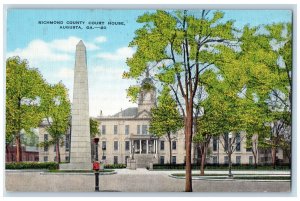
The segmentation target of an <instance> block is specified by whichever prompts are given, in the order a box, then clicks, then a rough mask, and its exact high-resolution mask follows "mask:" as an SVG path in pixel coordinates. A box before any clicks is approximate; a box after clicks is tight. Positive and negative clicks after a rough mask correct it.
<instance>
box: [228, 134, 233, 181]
mask: <svg viewBox="0 0 300 201" xmlns="http://www.w3.org/2000/svg"><path fill="white" fill-rule="evenodd" d="M228 138H229V144H228V145H229V146H228V156H229V159H228V160H229V161H228V162H229V173H228V177H229V178H232V177H233V175H232V173H231V165H232V164H231V154H232V153H231V152H232V149H231V138H232V132H230V133H229V134H228Z"/></svg>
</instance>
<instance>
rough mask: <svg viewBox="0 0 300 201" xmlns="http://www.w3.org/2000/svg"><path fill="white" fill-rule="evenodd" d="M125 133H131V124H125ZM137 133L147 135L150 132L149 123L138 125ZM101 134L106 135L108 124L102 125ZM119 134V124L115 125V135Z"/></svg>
mask: <svg viewBox="0 0 300 201" xmlns="http://www.w3.org/2000/svg"><path fill="white" fill-rule="evenodd" d="M124 132H125V135H129V132H130V129H129V125H125V131H124ZM136 133H137V135H147V134H148V125H137V127H136ZM101 134H102V135H106V125H102V126H101ZM117 134H119V127H118V125H114V135H117Z"/></svg>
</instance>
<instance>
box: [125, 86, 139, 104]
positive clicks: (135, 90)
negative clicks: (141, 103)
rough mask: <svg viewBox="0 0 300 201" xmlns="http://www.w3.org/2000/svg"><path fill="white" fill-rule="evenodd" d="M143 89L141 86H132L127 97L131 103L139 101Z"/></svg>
mask: <svg viewBox="0 0 300 201" xmlns="http://www.w3.org/2000/svg"><path fill="white" fill-rule="evenodd" d="M140 90H141V88H140V87H139V86H130V87H129V88H128V89H127V97H128V98H130V101H131V102H133V103H135V102H136V101H137V99H138V95H139V93H140Z"/></svg>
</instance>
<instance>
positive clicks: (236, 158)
mask: <svg viewBox="0 0 300 201" xmlns="http://www.w3.org/2000/svg"><path fill="white" fill-rule="evenodd" d="M235 163H236V164H238V165H239V164H241V156H236V157H235Z"/></svg>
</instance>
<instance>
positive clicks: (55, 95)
mask: <svg viewBox="0 0 300 201" xmlns="http://www.w3.org/2000/svg"><path fill="white" fill-rule="evenodd" d="M47 91H48V93H47V96H46V97H44V99H43V101H44V103H45V104H44V107H45V108H44V111H45V112H44V116H45V119H46V121H47V123H48V124H47V126H46V130H47V131H48V133H49V135H50V136H51V139H50V140H48V141H46V142H42V143H41V144H40V145H41V146H49V145H54V146H55V150H56V161H57V162H58V163H60V162H61V160H60V146H61V144H63V142H64V138H65V136H66V134H67V130H68V127H69V117H70V115H71V104H70V101H69V97H68V90H67V88H66V87H65V86H64V85H63V83H62V82H59V83H58V84H55V85H49V86H48V88H47Z"/></svg>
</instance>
